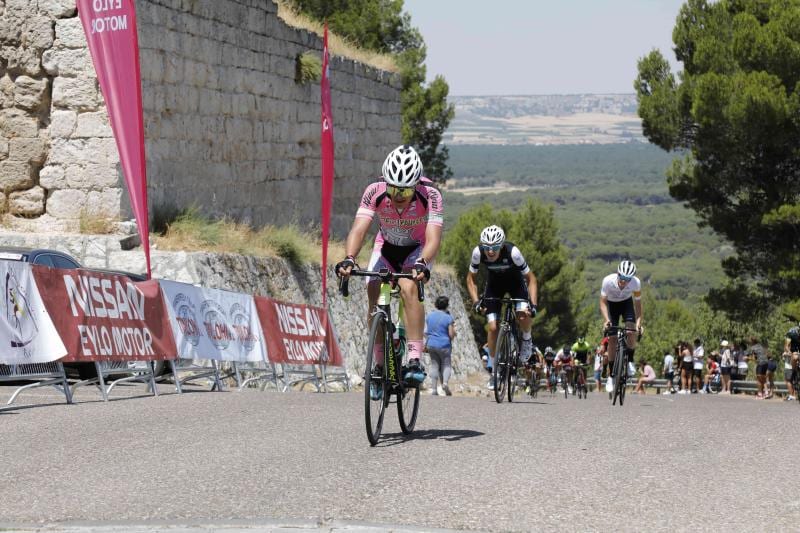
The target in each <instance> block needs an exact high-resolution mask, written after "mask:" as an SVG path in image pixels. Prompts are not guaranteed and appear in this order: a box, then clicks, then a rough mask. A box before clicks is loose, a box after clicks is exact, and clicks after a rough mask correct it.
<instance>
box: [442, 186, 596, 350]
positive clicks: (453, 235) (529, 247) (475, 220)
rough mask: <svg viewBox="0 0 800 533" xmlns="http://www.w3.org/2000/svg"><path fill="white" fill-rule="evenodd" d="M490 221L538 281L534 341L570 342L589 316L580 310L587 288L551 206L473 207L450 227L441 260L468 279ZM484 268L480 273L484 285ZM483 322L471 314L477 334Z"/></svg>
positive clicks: (481, 334) (480, 283)
mask: <svg viewBox="0 0 800 533" xmlns="http://www.w3.org/2000/svg"><path fill="white" fill-rule="evenodd" d="M492 224H497V225H498V226H500V227H502V228H503V230H504V231H505V233H506V239H507V240H509V241H511V242H513V243H514V244H516V245H517V247H518V248H519V249H520V251H521V252H522V254H523V255H524V256H525V259H526V260H527V262H528V265H529V266H530V267H531V270H532V271H533V273H534V275H535V276H536V279H537V281H538V287H539V302H538V304H539V314H538V315H537V316H536V319H535V321H534V326H533V328H534V329H533V335H534V338H535V339H536V343H537V344H538V345H540V346H545V345H548V344H549V345H553V346H556V345H558V344H560V343H566V342H569V343H572V342H573V341H574V340H575V338H576V337H577V336H578V335H579V334H585V331H586V318H585V315H584V314H583V313H582V312H581V310H580V303H581V302H582V300H583V298H584V291H585V289H584V288H583V284H582V283H581V281H580V280H581V272H582V270H583V264H582V262H577V263H575V264H573V263H570V261H569V254H568V252H567V250H566V248H565V247H564V245H563V244H561V241H560V240H559V238H558V227H557V224H556V222H555V219H554V217H553V208H552V206H545V205H543V204H542V203H540V202H538V201H535V200H529V201H528V202H526V203H525V205H523V206H522V207H521V208H520V209H519V210H517V211H514V212H511V211H508V210H498V211H495V210H494V209H492V207H491V206H489V205H488V204H484V205H481V206H478V207H476V208H473V209H471V210H469V211H467V212H466V213H464V214H462V215H461V216H460V217H459V218H458V221H457V222H456V223H455V225H454V226H453V227H452V228H451V229H450V230H449V231H448V233H447V239H445V241H444V243H443V245H442V251H441V254H440V255H441V257H442V260H443V261H445V262H446V263H449V264H451V265H453V267H454V268H455V270H456V275H457V276H458V278H459V279H465V278H466V276H467V269H468V268H469V262H470V257H471V255H472V250H473V248H475V246H477V244H478V242H479V237H480V233H481V230H482V229H483V228H485V227H486V226H490V225H492ZM483 270H484V269H481V270H480V271H479V274H478V287H479V289H480V290H482V288H483V287H484V286H485V284H486V278H485V273H484V271H483ZM484 322H485V320H484V319H483V318H482V317H477V316H476V317H473V328H474V329H475V334H476V336H477V338H478V339H483V338H485V337H486V335H485V332H484V330H483V324H484Z"/></svg>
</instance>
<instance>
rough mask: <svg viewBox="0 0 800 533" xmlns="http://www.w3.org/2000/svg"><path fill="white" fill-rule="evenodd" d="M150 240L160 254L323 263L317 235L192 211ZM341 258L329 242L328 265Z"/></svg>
mask: <svg viewBox="0 0 800 533" xmlns="http://www.w3.org/2000/svg"><path fill="white" fill-rule="evenodd" d="M153 240H154V242H155V243H156V245H157V247H158V248H159V249H161V250H181V251H202V252H217V253H237V254H242V255H249V256H256V257H259V256H260V257H282V258H284V259H286V260H288V261H291V262H293V263H296V264H305V263H317V264H319V263H320V261H321V260H322V243H321V238H320V234H319V233H318V232H312V231H303V230H301V229H300V228H298V227H297V226H284V227H280V228H278V227H274V226H267V227H264V228H261V229H259V230H254V229H252V228H251V227H250V226H248V225H246V224H240V223H237V222H233V221H229V220H216V221H214V220H209V219H205V218H203V217H202V216H201V215H200V214H199V211H198V210H197V209H195V208H191V209H188V210H186V211H184V212H183V213H181V214H180V215H179V216H178V217H177V218H176V219H175V220H174V221H173V222H172V223H170V224H168V226H167V231H166V233H165V234H164V235H161V236H156V237H154V239H153ZM368 252H369V250H366V251H365V252H362V254H361V256H364V255H365V253H366V256H365V257H366V258H367V259H368V258H369V253H368ZM361 256H359V257H361ZM342 257H344V243H343V242H341V241H335V240H331V241H329V242H328V264H329V265H332V264H335V263H336V262H338V261H339V260H341V258H342ZM365 261H366V259H365ZM365 264H366V263H365Z"/></svg>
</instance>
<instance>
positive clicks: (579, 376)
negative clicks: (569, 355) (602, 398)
mask: <svg viewBox="0 0 800 533" xmlns="http://www.w3.org/2000/svg"><path fill="white" fill-rule="evenodd" d="M572 380H573V387H574V390H575V392H576V393H577V394H578V399H580V398H583V399H584V400H585V399H586V398H588V396H589V388H588V387H587V386H586V369H585V368H584V366H583V365H582V364H580V363H578V364H576V365H575V367H574V375H573V378H572Z"/></svg>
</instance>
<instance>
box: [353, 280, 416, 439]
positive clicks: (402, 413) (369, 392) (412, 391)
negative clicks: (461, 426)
mask: <svg viewBox="0 0 800 533" xmlns="http://www.w3.org/2000/svg"><path fill="white" fill-rule="evenodd" d="M350 275H351V276H360V277H375V278H378V279H379V280H380V281H381V285H380V294H379V296H378V303H377V305H376V306H375V309H374V310H373V311H372V318H371V319H370V326H369V341H367V357H366V367H365V369H364V421H365V423H366V428H367V439H368V440H369V443H370V444H371V445H372V446H375V445H376V444H377V443H378V439H379V438H380V436H381V431H382V429H383V417H384V414H385V413H386V408H387V407H388V406H389V404H390V403H391V398H392V396H394V397H395V398H396V403H397V417H398V419H399V420H400V430H401V431H402V432H403V434H404V435H409V434H410V433H411V432H412V431H414V426H415V425H416V423H417V415H418V414H419V397H420V391H419V385H418V384H417V385H410V384H408V383H406V382H405V380H404V379H403V376H402V374H403V365H402V363H403V357H404V356H405V355H406V341H405V338H404V335H401V332H404V331H405V328H404V317H405V312H404V309H405V308H404V306H403V300H402V299H400V302H399V306H398V311H397V321H396V322H395V321H393V320H392V306H391V302H392V298H398V297H399V294H400V288H399V287H398V285H397V280H399V279H413V278H414V277H415V274H412V273H396V272H390V271H389V269H386V268H383V269H381V270H378V271H370V270H355V269H354V270H351V271H350ZM348 281H349V280H348V278H345V277H342V278H339V292H340V293H341V294H342V296H345V297H346V296H348V295H349V286H348ZM417 292H418V295H419V301H420V302H422V301H424V300H425V289H424V286H423V283H422V282H421V281H418V282H417ZM376 344H377V345H379V346H381V349H382V353H381V354H380V356H379V357H376V354H375V351H374V349H373V347H374V346H375V345H376Z"/></svg>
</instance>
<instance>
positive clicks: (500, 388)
mask: <svg viewBox="0 0 800 533" xmlns="http://www.w3.org/2000/svg"><path fill="white" fill-rule="evenodd" d="M507 344H508V339H507V338H506V333H505V332H504V331H502V330H501V331H500V336H499V337H498V339H497V348H495V356H494V369H493V370H492V378H493V379H494V401H496V402H497V403H503V400H504V399H505V392H506V376H507V375H508V346H507Z"/></svg>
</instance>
